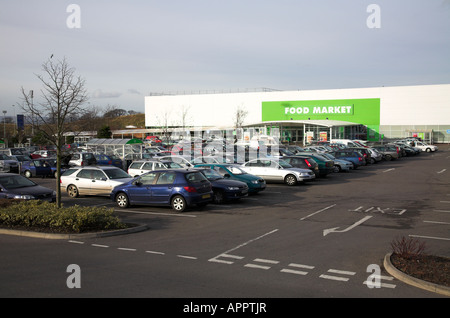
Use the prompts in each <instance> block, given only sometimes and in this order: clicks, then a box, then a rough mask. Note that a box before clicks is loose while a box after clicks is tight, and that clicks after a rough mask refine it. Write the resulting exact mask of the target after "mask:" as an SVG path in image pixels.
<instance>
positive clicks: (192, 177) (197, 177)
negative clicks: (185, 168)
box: [186, 172, 208, 183]
mask: <svg viewBox="0 0 450 318" xmlns="http://www.w3.org/2000/svg"><path fill="white" fill-rule="evenodd" d="M186 180H187V181H188V182H190V183H200V182H202V181H208V180H207V179H206V177H205V176H204V175H203V174H202V173H201V172H191V173H187V174H186Z"/></svg>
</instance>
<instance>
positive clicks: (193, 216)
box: [114, 209, 197, 218]
mask: <svg viewBox="0 0 450 318" xmlns="http://www.w3.org/2000/svg"><path fill="white" fill-rule="evenodd" d="M114 212H122V213H140V214H155V215H167V216H178V217H188V218H196V217H197V216H196V215H192V214H184V213H180V214H175V213H161V212H145V211H136V210H118V209H115V210H114Z"/></svg>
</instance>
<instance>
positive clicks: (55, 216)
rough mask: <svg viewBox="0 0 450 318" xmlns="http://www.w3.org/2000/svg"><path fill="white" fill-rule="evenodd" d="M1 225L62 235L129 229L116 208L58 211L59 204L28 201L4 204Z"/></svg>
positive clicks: (77, 207)
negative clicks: (118, 216) (117, 213)
mask: <svg viewBox="0 0 450 318" xmlns="http://www.w3.org/2000/svg"><path fill="white" fill-rule="evenodd" d="M0 206H1V208H0V226H1V227H4V228H5V227H6V228H20V229H24V228H26V229H30V230H34V231H49V232H58V233H85V232H91V231H104V230H115V229H123V228H126V225H125V224H124V223H122V222H121V221H120V220H119V218H117V217H115V216H113V215H112V214H113V209H108V208H106V207H81V206H78V205H75V206H72V207H67V208H66V207H61V208H58V207H57V206H56V204H55V203H50V202H45V201H38V200H27V201H20V202H11V204H9V205H8V204H1V203H0Z"/></svg>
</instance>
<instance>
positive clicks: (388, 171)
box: [382, 168, 395, 173]
mask: <svg viewBox="0 0 450 318" xmlns="http://www.w3.org/2000/svg"><path fill="white" fill-rule="evenodd" d="M392 170H395V168H391V169H387V170H383V171H382V172H383V173H385V172H389V171H392Z"/></svg>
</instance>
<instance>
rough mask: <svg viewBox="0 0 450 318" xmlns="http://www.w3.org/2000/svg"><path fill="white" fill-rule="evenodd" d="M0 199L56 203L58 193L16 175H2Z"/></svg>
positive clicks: (0, 177)
mask: <svg viewBox="0 0 450 318" xmlns="http://www.w3.org/2000/svg"><path fill="white" fill-rule="evenodd" d="M0 199H21V200H42V201H49V202H55V201H56V192H55V191H53V190H52V189H49V188H46V187H43V186H40V185H38V184H37V183H34V182H33V181H31V180H30V179H28V178H25V177H24V176H21V175H19V174H15V173H0Z"/></svg>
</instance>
